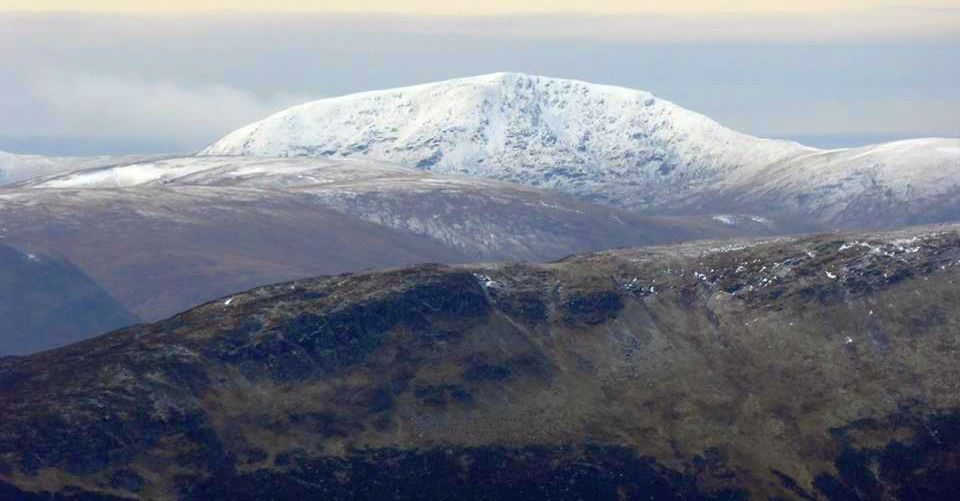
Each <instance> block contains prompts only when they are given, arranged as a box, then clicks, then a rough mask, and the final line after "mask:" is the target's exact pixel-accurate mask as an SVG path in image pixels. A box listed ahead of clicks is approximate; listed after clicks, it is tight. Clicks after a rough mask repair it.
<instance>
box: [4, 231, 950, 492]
mask: <svg viewBox="0 0 960 501" xmlns="http://www.w3.org/2000/svg"><path fill="white" fill-rule="evenodd" d="M958 304H960V233H958V228H957V227H941V228H922V229H915V230H909V231H905V232H901V233H896V234H882V235H845V236H837V235H831V236H824V237H809V238H802V239H781V240H777V241H770V242H753V243H746V242H744V243H737V244H716V245H712V244H696V245H687V246H677V247H661V248H652V249H646V250H622V251H610V252H603V253H598V254H590V255H584V256H578V257H574V258H570V259H567V260H564V261H562V262H557V263H552V264H547V265H519V264H513V265H487V266H420V267H416V268H410V269H404V270H396V271H388V272H378V273H367V274H359V275H345V276H339V277H332V278H324V279H318V280H308V281H300V282H294V283H288V284H281V285H276V286H271V287H265V288H260V289H255V290H252V291H250V292H247V293H243V294H238V295H235V296H232V297H230V298H224V299H222V300H219V301H217V302H214V303H210V304H207V305H205V306H202V307H200V308H197V309H194V310H192V311H190V312H187V313H184V314H182V315H179V316H177V317H174V318H171V319H170V320H167V321H164V322H161V323H158V324H154V325H149V326H141V327H135V328H132V329H128V330H125V331H121V332H117V333H114V334H111V335H108V336H104V337H101V338H97V339H94V340H90V341H86V342H83V343H79V344H76V345H73V346H70V347H67V348H64V349H60V350H56V351H53V352H47V353H42V354H38V355H34V356H30V357H24V358H14V359H6V360H3V361H0V410H2V414H3V416H4V426H2V427H0V495H3V494H6V495H9V496H20V497H25V496H28V495H36V496H47V497H42V498H43V499H48V498H49V497H48V496H49V495H50V493H56V494H57V495H59V496H62V497H65V498H70V497H71V496H72V497H76V498H84V499H96V498H97V496H103V497H104V498H105V499H109V498H110V497H115V498H144V499H163V498H182V499H211V498H229V499H254V498H259V499H262V498H267V499H279V498H291V497H313V498H320V499H324V498H399V499H405V498H406V499H410V498H465V497H466V498H479V499H494V498H503V497H508V496H520V497H523V498H549V499H593V498H600V499H618V498H619V499H623V498H640V499H645V498H654V499H691V498H704V499H711V498H712V499H743V498H747V497H752V498H756V499H768V498H779V499H857V498H860V499H884V498H888V499H933V498H950V497H951V496H956V494H957V493H958V492H960V471H958V470H960V467H958V465H957V462H956V459H955V458H956V457H957V454H960V391H958V390H960V388H958V386H960V365H958V364H957V363H956V356H957V350H958V349H960V336H958V334H960V309H958V308H957V307H956V306H957V305H958ZM43 493H47V494H43ZM38 499H40V497H38Z"/></svg>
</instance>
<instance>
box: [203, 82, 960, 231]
mask: <svg viewBox="0 0 960 501" xmlns="http://www.w3.org/2000/svg"><path fill="white" fill-rule="evenodd" d="M201 155H245V156H264V157H295V156H314V157H362V158H370V159H378V160H385V161H393V162H398V163H401V164H404V165H407V166H412V167H417V168H419V169H423V170H429V171H432V172H437V173H456V174H465V175H470V176H479V177H485V178H492V179H499V180H506V181H511V182H517V183H521V184H525V185H530V186H538V187H547V188H552V189H556V190H559V191H562V192H565V193H569V194H572V195H575V196H578V197H580V198H581V199H585V200H590V201H596V202H600V203H604V204H608V205H614V206H618V207H621V208H625V209H630V210H634V211H640V212H643V213H648V214H690V213H695V214H708V213H716V212H724V211H741V212H748V213H753V214H762V215H777V216H780V217H786V218H788V219H790V220H793V221H795V222H797V223H798V224H801V225H805V226H808V227H810V228H834V227H840V228H858V227H864V226H867V227H869V226H876V225H878V224H879V225H892V224H899V223H901V222H921V221H923V222H926V221H927V220H928V219H930V218H927V219H923V218H922V217H921V218H919V219H918V218H915V217H913V216H914V215H924V214H927V215H929V214H934V213H935V214H941V215H943V217H947V218H953V217H956V216H958V215H960V197H954V196H952V195H953V194H956V192H957V191H958V186H960V140H951V139H935V140H922V141H912V142H900V143H892V144H889V145H880V146H874V147H867V148H858V149H846V150H830V151H827V150H818V149H815V148H809V147H805V146H802V145H799V144H796V143H792V142H786V141H775V140H767V139H760V138H756V137H752V136H748V135H745V134H741V133H738V132H735V131H733V130H730V129H728V128H725V127H723V126H721V125H720V124H718V123H717V122H715V121H713V120H711V119H709V118H707V117H705V116H703V115H700V114H697V113H694V112H691V111H688V110H686V109H683V108H681V107H679V106H677V105H675V104H673V103H670V102H668V101H665V100H662V99H658V98H656V97H654V96H653V95H651V94H649V93H647V92H643V91H639V90H632V89H626V88H620V87H612V86H606V85H595V84H590V83H586V82H580V81H572V80H562V79H555V78H546V77H537V76H529V75H522V74H512V73H497V74H493V75H484V76H479V77H473V78H465V79H458V80H450V81H445V82H439V83H432V84H426V85H418V86H414V87H407V88H400V89H393V90H385V91H376V92H367V93H362V94H355V95H350V96H345V97H338V98H331V99H324V100H320V101H315V102H312V103H308V104H304V105H301V106H298V107H295V108H291V109H289V110H286V111H283V112H281V113H278V114H276V115H273V116H271V117H269V118H266V119H265V120H262V121H260V122H257V123H254V124H251V125H248V126H246V127H243V128H242V129H240V130H238V131H236V132H234V133H232V134H230V135H228V136H226V137H225V138H223V139H222V140H220V141H218V142H216V143H215V144H213V145H212V146H210V147H209V148H207V149H206V150H204V151H203V152H202V153H201ZM758 197H759V198H758ZM877 211H880V212H877ZM939 218H940V216H937V217H935V218H933V220H938V219H939Z"/></svg>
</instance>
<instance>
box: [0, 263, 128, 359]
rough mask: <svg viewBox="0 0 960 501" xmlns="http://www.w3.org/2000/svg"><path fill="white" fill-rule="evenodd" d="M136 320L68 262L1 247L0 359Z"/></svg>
mask: <svg viewBox="0 0 960 501" xmlns="http://www.w3.org/2000/svg"><path fill="white" fill-rule="evenodd" d="M136 321H137V318H136V317H135V316H133V315H132V314H130V313H129V312H128V311H127V310H126V309H124V308H123V306H121V305H120V304H119V303H117V301H115V300H114V299H113V298H112V297H111V296H110V295H109V294H108V293H107V292H106V291H105V290H103V288H102V287H100V286H99V285H98V284H97V283H96V282H94V281H93V280H91V279H90V278H89V277H88V276H86V275H85V274H84V273H83V272H82V271H80V270H79V269H77V267H76V266H74V265H72V264H71V263H69V262H67V261H64V260H61V259H57V258H53V257H50V256H46V255H42V256H36V255H33V254H29V253H25V252H21V251H18V250H17V249H14V248H12V247H10V246H7V245H2V244H0V333H2V335H0V356H4V355H15V354H24V353H31V352H35V351H39V350H44V349H50V348H55V347H59V346H64V345H67V344H70V343H73V342H76V341H79V340H81V339H85V338H87V337H89V336H91V335H94V334H99V333H102V332H108V331H111V330H114V329H118V328H120V327H125V326H127V325H130V324H132V323H135V322H136Z"/></svg>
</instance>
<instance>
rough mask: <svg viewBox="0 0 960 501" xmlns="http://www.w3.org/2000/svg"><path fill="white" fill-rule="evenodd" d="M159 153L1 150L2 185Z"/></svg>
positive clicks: (129, 160) (114, 163)
mask: <svg viewBox="0 0 960 501" xmlns="http://www.w3.org/2000/svg"><path fill="white" fill-rule="evenodd" d="M157 157H159V155H106V156H94V157H47V156H41V155H17V154H13V153H7V152H5V151H0V186H3V185H7V184H12V183H17V182H20V181H24V180H27V179H31V178H34V177H38V176H49V175H52V174H58V173H62V172H70V171H75V170H81V169H90V168H93V167H105V166H112V165H123V164H129V163H133V162H139V161H143V160H146V159H150V158H157Z"/></svg>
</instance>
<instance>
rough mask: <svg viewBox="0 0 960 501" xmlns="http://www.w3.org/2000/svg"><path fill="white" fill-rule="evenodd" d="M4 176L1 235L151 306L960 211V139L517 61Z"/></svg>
mask: <svg viewBox="0 0 960 501" xmlns="http://www.w3.org/2000/svg"><path fill="white" fill-rule="evenodd" d="M0 185H5V186H0V242H2V243H8V244H12V245H15V246H17V248H20V249H27V250H28V251H31V252H36V253H38V254H45V255H49V256H54V257H55V258H56V259H59V260H63V261H64V262H69V263H72V264H73V265H75V266H77V267H78V269H80V270H82V271H83V272H84V273H85V274H86V275H87V276H88V277H90V279H91V280H93V281H94V282H95V283H96V284H97V286H99V287H102V288H103V290H104V291H105V292H106V293H107V294H108V295H109V296H111V297H113V298H115V299H116V301H118V302H119V304H120V305H121V307H122V308H123V309H124V310H126V311H129V312H130V313H131V314H132V315H134V316H136V317H139V318H142V319H144V320H147V321H154V320H159V319H161V318H164V317H166V316H169V315H172V314H174V313H177V312H179V311H182V310H184V309H186V308H189V307H191V306H194V305H196V304H199V303H201V302H204V301H207V300H210V299H213V298H216V297H220V296H223V295H225V294H229V293H231V292H234V291H237V290H242V289H246V288H250V287H254V286H257V285H264V284H268V283H272V282H277V281H283V280H292V279H297V278H304V277H309V276H315V275H329V274H339V273H344V272H354V271H359V270H364V269H369V268H384V267H393V266H403V265H410V264H415V263H422V262H446V263H450V262H468V261H493V260H517V261H547V260H553V259H558V258H561V257H564V256H566V255H570V254H572V253H578V252H587V251H593V250H600V249H609V248H617V247H631V246H640V245H652V244H666V243H674V242H679V241H686V240H693V239H703V238H730V237H743V236H763V235H773V234H788V233H798V232H815V231H832V230H838V229H851V228H884V227H895V226H903V225H910V224H916V223H936V222H944V221H954V220H958V219H960V140H952V139H921V140H914V141H901V142H896V143H888V144H883V145H876V146H870V147H864V148H857V149H842V150H817V149H813V148H808V147H805V146H801V145H799V144H796V143H791V142H785V141H775V140H766V139H758V138H754V137H751V136H747V135H744V134H740V133H737V132H734V131H732V130H730V129H727V128H724V127H722V126H721V125H719V124H717V123H716V122H714V121H712V120H710V119H708V118H706V117H704V116H702V115H699V114H696V113H694V112H691V111H687V110H685V109H683V108H680V107H678V106H676V105H674V104H672V103H669V102H666V101H663V100H661V99H658V98H656V97H654V96H652V95H650V94H648V93H646V92H642V91H636V90H630V89H624V88H619V87H611V86H604V85H594V84H589V83H585V82H578V81H570V80H560V79H552V78H545V77H536V76H528V75H521V74H511V73H498V74H494V75H485V76H480V77H474V78H467V79H459V80H451V81H446V82H439V83H433V84H426V85H420V86H416V87H408V88H402V89H394V90H386V91H377V92H369V93H364V94H357V95H352V96H345V97H339V98H332V99H325V100H322V101H317V102H314V103H308V104H305V105H302V106H299V107H296V108H293V109H290V110H288V111H284V112H281V113H279V114H277V115H274V116H272V117H269V118H267V119H265V120H263V121H261V122H258V123H255V124H252V125H249V126H247V127H244V128H243V129H241V130H239V131H237V132H234V133H232V134H230V135H228V136H227V137H225V138H224V139H222V140H220V141H218V142H216V143H215V144H213V145H212V146H210V147H209V148H207V149H206V150H204V151H203V152H201V153H200V154H199V155H196V156H187V157H160V156H155V155H154V156H121V157H95V158H46V157H38V156H29V155H11V154H2V153H0ZM11 283H12V282H11ZM11 283H6V284H4V283H0V291H2V290H3V289H4V287H14V285H11ZM50 304H51V307H55V306H56V303H50ZM2 322H3V320H2V319H0V330H2V328H3V327H4V325H3V323H2ZM38 325H39V324H38ZM40 328H41V327H38V329H40ZM85 332H86V331H85ZM36 338H37V339H42V340H48V341H49V342H51V343H53V344H46V345H45V346H47V347H50V346H55V345H56V343H55V342H54V341H53V340H55V339H56V338H57V336H46V335H42V334H37V336H36ZM63 339H64V340H66V339H67V338H63ZM71 339H72V338H71ZM41 344H42V343H41ZM4 353H9V351H5V350H4V348H3V347H2V344H0V355H2V354H4Z"/></svg>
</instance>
